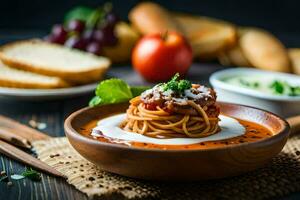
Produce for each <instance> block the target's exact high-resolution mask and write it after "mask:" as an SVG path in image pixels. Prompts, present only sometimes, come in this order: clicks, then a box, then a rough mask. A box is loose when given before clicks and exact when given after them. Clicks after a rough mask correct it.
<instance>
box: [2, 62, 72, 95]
mask: <svg viewBox="0 0 300 200" xmlns="http://www.w3.org/2000/svg"><path fill="white" fill-rule="evenodd" d="M0 86H1V87H13V88H32V89H50V88H61V87H68V86H69V84H68V83H67V82H65V81H64V80H62V79H61V78H58V77H52V76H45V75H40V74H35V73H32V72H26V71H22V70H18V69H14V68H10V67H8V66H6V65H4V64H3V63H2V62H0Z"/></svg>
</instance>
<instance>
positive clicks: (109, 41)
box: [45, 11, 119, 55]
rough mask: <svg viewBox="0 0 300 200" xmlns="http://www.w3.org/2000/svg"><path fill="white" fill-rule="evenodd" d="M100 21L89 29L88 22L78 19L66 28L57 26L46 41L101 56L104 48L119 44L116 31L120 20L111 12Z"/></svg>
mask: <svg viewBox="0 0 300 200" xmlns="http://www.w3.org/2000/svg"><path fill="white" fill-rule="evenodd" d="M98 21H101V23H98V22H97V23H95V24H94V25H93V26H92V27H88V26H87V23H86V22H84V21H82V20H77V19H74V20H71V21H69V22H68V23H67V24H66V25H65V26H64V25H62V24H56V25H54V26H53V27H52V31H51V34H50V35H48V36H46V37H45V40H46V41H48V42H51V43H57V44H62V45H65V46H67V47H70V48H76V49H80V50H83V51H87V52H90V53H93V54H95V55H101V53H102V49H103V47H105V46H114V45H116V44H117V42H118V38H117V37H116V35H115V31H114V29H115V25H116V24H117V22H118V21H119V18H118V16H117V15H116V14H115V13H114V12H112V11H110V12H108V13H105V15H104V16H103V17H102V19H100V20H98Z"/></svg>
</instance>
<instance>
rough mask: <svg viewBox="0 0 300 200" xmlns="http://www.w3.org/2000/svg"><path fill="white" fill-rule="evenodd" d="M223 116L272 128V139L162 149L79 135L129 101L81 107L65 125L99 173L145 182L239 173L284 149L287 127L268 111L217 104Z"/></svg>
mask: <svg viewBox="0 0 300 200" xmlns="http://www.w3.org/2000/svg"><path fill="white" fill-rule="evenodd" d="M219 105H220V107H221V113H222V114H225V115H228V116H232V117H236V118H240V119H244V120H248V121H252V122H256V123H259V124H261V125H264V126H266V127H268V128H270V129H271V130H272V131H273V133H274V136H272V137H270V138H267V139H262V140H259V141H257V142H251V143H242V144H237V145H233V146H225V147H218V148H210V149H201V150H160V149H143V148H136V147H129V146H124V145H118V144H110V143H104V142H100V141H97V140H94V139H92V138H88V137H86V136H83V135H81V134H80V133H79V131H78V130H79V129H80V127H82V126H83V125H85V124H86V123H87V122H90V121H91V120H94V119H98V118H99V117H100V116H101V115H107V114H109V113H120V112H125V110H126V109H127V108H128V104H127V103H123V104H114V105H105V106H99V107H94V108H84V109H81V110H79V111H77V112H75V113H73V114H71V115H70V116H69V117H68V118H67V119H66V121H65V132H66V135H67V137H68V139H69V141H70V143H71V144H72V146H73V147H74V148H75V149H76V150H77V151H78V152H79V153H80V154H81V155H82V156H83V157H84V158H86V159H87V160H89V161H91V162H92V163H94V164H96V165H98V166H100V167H101V168H102V169H103V170H106V171H109V172H113V173H116V174H120V175H124V176H128V177H132V178H139V179H147V180H176V181H179V180H185V181H187V180H188V181H192V180H206V179H217V178H223V177H228V176H235V175H238V174H242V173H245V172H248V171H251V170H254V169H257V168H259V167H262V166H263V165H265V164H266V163H268V162H269V161H270V160H271V159H272V158H273V157H274V156H276V155H277V154H278V153H279V152H280V151H281V150H282V148H283V146H284V145H285V143H286V141H287V139H288V136H289V132H290V127H289V125H288V123H287V122H286V121H285V120H283V119H281V118H280V117H278V116H277V115H275V114H272V113H270V112H267V111H264V110H260V109H257V108H253V107H248V106H242V105H237V104H228V103H219Z"/></svg>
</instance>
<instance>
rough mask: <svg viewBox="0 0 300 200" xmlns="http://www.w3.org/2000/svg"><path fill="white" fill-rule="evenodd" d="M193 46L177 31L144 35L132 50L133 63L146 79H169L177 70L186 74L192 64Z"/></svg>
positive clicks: (181, 74)
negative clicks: (163, 34)
mask: <svg viewBox="0 0 300 200" xmlns="http://www.w3.org/2000/svg"><path fill="white" fill-rule="evenodd" d="M192 59H193V53H192V48H191V46H190V45H189V43H188V42H187V41H186V39H185V38H184V37H183V36H182V35H180V34H178V33H175V32H170V33H167V34H166V35H165V36H162V35H160V34H152V35H147V36H144V37H143V38H142V39H140V41H139V42H138V43H137V45H136V46H135V47H134V49H133V52H132V64H133V66H134V68H135V70H136V71H138V72H139V73H140V74H141V75H142V76H143V77H144V78H145V79H146V80H148V81H152V82H156V81H167V80H169V79H170V78H171V77H172V76H173V75H174V74H176V73H177V72H178V73H179V74H180V76H184V75H185V74H186V72H187V71H188V69H189V67H190V65H191V64H192Z"/></svg>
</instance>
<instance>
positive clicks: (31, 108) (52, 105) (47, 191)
mask: <svg viewBox="0 0 300 200" xmlns="http://www.w3.org/2000/svg"><path fill="white" fill-rule="evenodd" d="M219 69H222V67H221V66H219V65H218V64H194V65H193V66H192V68H191V70H190V71H189V74H188V78H189V79H191V80H193V81H194V82H199V83H202V84H208V78H209V75H210V74H211V73H212V72H214V71H216V70H219ZM108 77H120V78H122V79H124V80H126V81H127V82H128V83H130V84H131V85H141V84H149V83H146V82H144V81H143V80H142V79H141V78H140V77H139V76H138V75H137V74H136V73H135V72H133V70H132V69H131V67H130V66H116V67H113V68H112V69H111V70H110V71H109V73H108ZM92 96H93V94H90V95H86V96H83V97H76V98H69V99H63V100H57V101H42V102H41V101H38V100H36V101H19V100H17V99H15V100H12V99H1V100H0V114H2V115H5V116H8V117H11V118H13V119H16V120H17V121H20V122H22V123H24V124H27V125H28V122H29V120H30V119H35V120H37V121H39V122H44V123H46V124H47V127H46V129H44V130H43V132H45V133H47V134H49V135H51V136H54V137H58V136H64V130H63V123H64V119H65V118H66V117H67V116H68V115H69V114H70V113H72V112H73V111H75V110H77V109H79V108H82V107H85V106H86V105H87V103H88V101H89V99H90V98H91V97H92ZM0 159H1V162H0V170H1V171H2V170H4V171H6V172H7V173H8V175H10V174H13V173H17V174H18V173H21V172H22V171H23V170H24V169H25V166H24V165H22V164H20V163H18V162H15V161H13V160H11V159H9V158H7V157H6V156H3V155H1V156H0ZM118 198H121V197H118ZM299 198H300V193H296V194H292V195H290V196H287V197H285V198H284V199H299ZM2 199H7V200H15V199H21V200H26V199H42V200H44V199H46V200H47V199H72V200H73V199H87V197H86V196H85V195H84V194H82V193H81V192H79V191H77V190H76V189H75V188H74V187H73V186H71V185H68V184H67V183H66V181H65V180H62V179H58V178H53V177H51V176H48V175H45V174H42V181H40V182H33V181H31V180H28V179H22V180H18V181H13V185H12V186H7V184H6V183H0V200H2ZM99 199H115V196H114V197H101V198H99Z"/></svg>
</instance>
